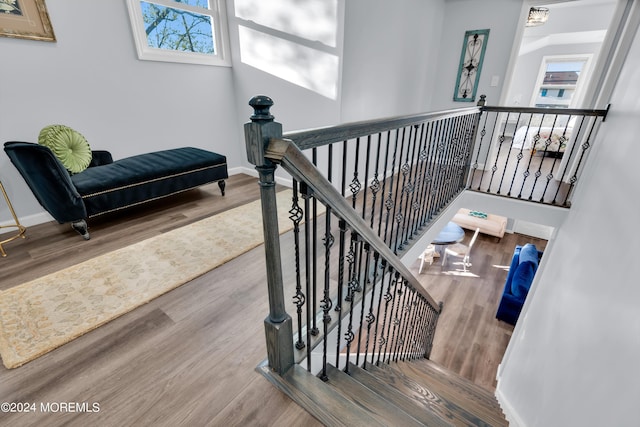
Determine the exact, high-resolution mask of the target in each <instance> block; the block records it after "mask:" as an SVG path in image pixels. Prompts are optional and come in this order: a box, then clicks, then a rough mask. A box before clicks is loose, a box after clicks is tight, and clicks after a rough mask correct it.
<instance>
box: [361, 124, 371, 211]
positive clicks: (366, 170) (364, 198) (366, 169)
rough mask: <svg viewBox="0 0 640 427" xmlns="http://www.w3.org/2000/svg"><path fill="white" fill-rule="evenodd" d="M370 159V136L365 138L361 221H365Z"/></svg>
mask: <svg viewBox="0 0 640 427" xmlns="http://www.w3.org/2000/svg"><path fill="white" fill-rule="evenodd" d="M370 157H371V135H368V136H367V155H366V158H365V163H364V179H363V180H362V182H364V185H363V189H362V219H366V217H367V215H366V208H367V182H369V162H370Z"/></svg>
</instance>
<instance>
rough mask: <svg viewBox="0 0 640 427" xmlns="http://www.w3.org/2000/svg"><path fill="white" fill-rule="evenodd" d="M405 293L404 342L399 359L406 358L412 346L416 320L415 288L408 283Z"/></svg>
mask: <svg viewBox="0 0 640 427" xmlns="http://www.w3.org/2000/svg"><path fill="white" fill-rule="evenodd" d="M406 288H407V291H408V292H407V293H408V294H409V296H408V297H407V308H406V310H407V313H406V316H405V322H404V323H405V326H404V332H403V334H402V335H403V336H404V342H403V343H402V348H401V349H400V360H402V361H404V360H407V358H408V354H409V353H410V352H411V347H412V346H413V328H414V324H415V320H416V313H415V305H416V303H415V298H416V290H415V289H414V288H413V287H412V286H411V285H409V284H407V286H406Z"/></svg>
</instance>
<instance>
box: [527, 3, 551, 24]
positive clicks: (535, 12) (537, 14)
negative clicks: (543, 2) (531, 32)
mask: <svg viewBox="0 0 640 427" xmlns="http://www.w3.org/2000/svg"><path fill="white" fill-rule="evenodd" d="M547 19H549V9H548V8H546V7H532V8H531V9H529V16H528V17H527V23H526V24H525V25H526V26H527V27H537V26H538V25H542V24H544V23H545V22H547Z"/></svg>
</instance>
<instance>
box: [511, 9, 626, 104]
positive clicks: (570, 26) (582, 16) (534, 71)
mask: <svg viewBox="0 0 640 427" xmlns="http://www.w3.org/2000/svg"><path fill="white" fill-rule="evenodd" d="M574 3H575V4H574ZM548 7H549V8H550V14H549V20H548V21H547V22H546V23H545V24H544V25H541V26H538V27H530V28H525V29H524V33H523V37H522V45H521V46H522V47H523V48H524V50H523V51H521V53H520V55H519V56H518V58H517V62H516V63H515V66H514V71H513V79H512V83H511V86H510V88H509V94H508V95H507V96H506V98H505V99H506V101H505V105H519V106H525V107H527V106H530V101H531V97H532V95H533V89H534V86H535V83H536V80H537V78H538V73H539V71H540V64H541V63H542V58H543V57H544V56H548V55H573V54H591V55H593V56H592V60H591V64H590V68H591V70H593V69H594V66H595V63H596V61H597V60H598V54H599V53H600V47H601V46H602V40H600V41H598V42H592V41H593V38H596V39H597V35H598V34H599V33H602V32H604V31H606V30H607V28H608V26H609V23H610V21H611V18H612V16H613V12H614V9H615V1H610V2H608V3H588V2H581V1H578V2H569V3H561V4H553V5H549V6H548ZM593 16H597V17H598V19H592V17H593ZM587 41H589V42H588V43H587ZM584 84H585V86H586V82H585V83H584Z"/></svg>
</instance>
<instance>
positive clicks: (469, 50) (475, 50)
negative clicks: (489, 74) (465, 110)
mask: <svg viewBox="0 0 640 427" xmlns="http://www.w3.org/2000/svg"><path fill="white" fill-rule="evenodd" d="M488 40H489V30H473V31H467V32H466V33H464V40H463V42H462V53H461V54H460V66H459V67H458V77H457V78H456V89H455V92H454V94H453V100H454V101H461V102H473V101H475V100H476V91H477V89H478V88H477V86H478V81H479V80H480V71H481V70H482V61H483V60H484V52H485V50H486V49H487V41H488Z"/></svg>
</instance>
